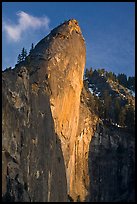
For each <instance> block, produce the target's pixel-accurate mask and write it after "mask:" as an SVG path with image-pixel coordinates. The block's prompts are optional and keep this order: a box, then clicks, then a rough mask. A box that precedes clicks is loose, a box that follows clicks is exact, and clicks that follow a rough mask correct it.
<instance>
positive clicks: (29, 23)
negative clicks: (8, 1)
mask: <svg viewBox="0 0 137 204" xmlns="http://www.w3.org/2000/svg"><path fill="white" fill-rule="evenodd" d="M16 15H17V16H18V23H17V24H15V23H14V24H13V23H12V24H9V23H7V22H5V21H4V22H3V31H5V32H6V35H7V38H8V39H9V40H12V41H14V42H18V41H19V40H20V39H21V37H22V36H23V32H25V31H26V30H28V29H31V30H32V29H33V30H36V29H39V28H41V27H44V28H45V29H46V30H47V31H48V30H49V22H50V20H49V18H48V17H35V16H32V15H30V14H28V13H26V12H24V11H20V12H18V13H17V14H16Z"/></svg>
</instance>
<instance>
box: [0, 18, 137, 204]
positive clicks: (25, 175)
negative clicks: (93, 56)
mask: <svg viewBox="0 0 137 204" xmlns="http://www.w3.org/2000/svg"><path fill="white" fill-rule="evenodd" d="M85 59H86V49H85V41H84V38H83V36H82V33H81V30H80V27H79V25H78V22H77V21H76V20H74V19H71V20H69V21H66V22H64V23H63V24H61V25H60V26H58V27H57V28H55V29H53V30H52V31H51V33H50V34H49V35H48V36H46V37H45V38H43V39H42V40H41V41H40V42H39V43H38V44H37V45H36V46H35V48H34V49H33V51H32V52H31V54H30V55H29V56H28V57H27V58H26V60H25V61H24V62H21V63H19V64H18V65H16V67H15V68H14V69H10V70H6V71H4V72H3V73H2V134H3V135H2V196H3V201H14V202H15V201H20V202H24V201H28V202H36V201H41V202H51V201H56V202H59V201H64V202H65V201H66V202H67V201H77V202H78V201H111V200H112V201H113V200H120V199H122V198H123V197H124V198H123V200H124V199H125V200H126V199H128V198H129V197H130V199H129V200H133V195H134V191H133V190H134V188H133V173H134V160H133V158H134V156H133V155H134V137H133V133H127V134H125V132H124V131H125V130H121V129H117V130H115V131H113V129H112V127H110V126H107V127H106V126H105V122H104V121H102V120H101V119H100V118H99V116H98V114H96V113H95V111H94V110H92V108H91V106H90V103H89V100H91V101H92V96H91V93H90V92H89V91H88V90H87V89H86V86H85V85H83V74H84V67H85ZM124 135H125V137H124ZM92 137H93V138H92ZM123 137H124V141H125V142H122V141H123ZM99 138H102V139H99ZM100 140H101V141H102V142H98V141H100ZM113 146H114V148H113ZM119 146H120V147H121V148H120V151H122V153H121V155H122V156H121V157H120V158H119V154H118V147H119ZM102 147H103V148H102ZM121 149H122V150H121ZM123 149H124V150H123ZM126 150H129V152H130V153H131V151H130V150H132V156H131V155H130V156H129V154H128V153H126ZM107 151H110V154H108V152H107ZM125 155H126V159H125V160H124V162H123V163H121V161H123V158H124V157H125ZM98 158H99V159H98ZM112 158H113V159H114V160H113V161H114V162H113V161H112ZM129 163H132V164H131V168H130V170H128V168H129V167H128V164H129ZM119 165H122V166H120V167H119ZM98 166H101V168H102V169H103V170H100V171H98V168H99V167H98ZM110 167H111V169H112V170H113V174H112V175H109V174H108V173H107V174H108V175H109V176H108V177H107V176H105V175H106V174H105V169H107V170H106V172H109V171H110ZM119 169H120V170H119ZM118 171H120V172H122V173H118ZM125 172H126V178H125V179H124V178H123V177H122V178H121V177H120V178H121V181H119V183H120V184H119V183H118V182H117V183H115V182H111V181H113V180H115V178H116V179H117V180H119V175H120V176H123V175H124V174H125ZM114 175H115V176H116V177H114ZM100 179H102V183H101V184H100ZM129 183H130V188H129ZM110 186H112V188H110ZM118 186H119V188H120V190H118ZM98 189H99V190H98ZM121 189H122V190H121ZM129 189H130V190H129ZM112 192H115V193H114V194H113V193H112ZM112 194H113V195H112ZM121 196H123V197H122V198H121Z"/></svg>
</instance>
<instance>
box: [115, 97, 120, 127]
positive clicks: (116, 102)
mask: <svg viewBox="0 0 137 204" xmlns="http://www.w3.org/2000/svg"><path fill="white" fill-rule="evenodd" d="M114 113H115V117H114V121H115V123H119V114H120V100H119V99H118V98H116V99H115V101H114Z"/></svg>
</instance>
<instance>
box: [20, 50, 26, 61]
mask: <svg viewBox="0 0 137 204" xmlns="http://www.w3.org/2000/svg"><path fill="white" fill-rule="evenodd" d="M26 57H27V50H26V49H25V48H24V47H23V49H22V51H21V61H24V60H25V59H26Z"/></svg>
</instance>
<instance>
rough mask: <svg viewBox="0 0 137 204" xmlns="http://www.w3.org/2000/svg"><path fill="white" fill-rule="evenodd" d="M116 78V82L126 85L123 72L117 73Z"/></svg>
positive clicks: (125, 77)
mask: <svg viewBox="0 0 137 204" xmlns="http://www.w3.org/2000/svg"><path fill="white" fill-rule="evenodd" d="M117 79H118V82H119V83H120V84H121V85H123V86H125V87H127V86H128V83H127V76H126V75H125V74H118V76H117Z"/></svg>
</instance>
